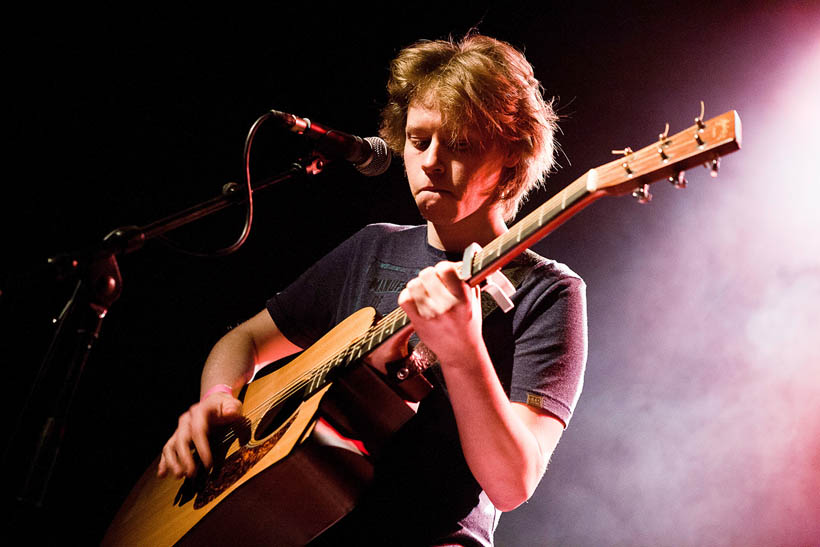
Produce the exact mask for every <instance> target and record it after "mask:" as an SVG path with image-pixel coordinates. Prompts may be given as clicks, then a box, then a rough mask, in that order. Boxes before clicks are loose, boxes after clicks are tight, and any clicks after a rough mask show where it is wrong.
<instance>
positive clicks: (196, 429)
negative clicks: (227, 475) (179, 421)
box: [191, 403, 213, 469]
mask: <svg viewBox="0 0 820 547" xmlns="http://www.w3.org/2000/svg"><path fill="white" fill-rule="evenodd" d="M205 405H207V403H201V404H200V405H198V406H199V408H197V409H196V411H194V412H191V439H192V440H193V443H194V446H195V447H196V451H197V454H199V459H200V461H201V462H202V465H204V466H205V467H206V468H208V469H210V468H211V465H212V464H213V458H212V457H211V444H210V441H209V440H208V432H209V430H210V428H209V426H208V422H209V420H208V419H207V418H208V416H209V414H210V413H209V412H208V410H207V409H206V408H202V407H204V406H205Z"/></svg>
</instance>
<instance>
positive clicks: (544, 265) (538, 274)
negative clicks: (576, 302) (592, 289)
mask: <svg viewBox="0 0 820 547" xmlns="http://www.w3.org/2000/svg"><path fill="white" fill-rule="evenodd" d="M507 270H509V271H511V272H512V275H517V276H519V280H520V282H521V284H522V285H524V286H533V285H537V286H539V287H541V288H542V290H546V289H548V288H550V287H552V286H556V287H574V288H577V289H578V290H580V291H582V292H583V291H584V290H585V288H586V284H585V283H584V280H583V279H582V278H581V276H580V275H578V274H577V273H576V272H574V271H573V270H572V269H571V268H570V267H569V266H567V265H566V264H563V263H561V262H558V261H556V260H552V259H549V258H545V257H543V256H541V255H539V254H538V253H536V252H534V251H531V250H527V251H524V252H523V253H522V254H521V255H520V256H518V257H516V258H515V259H514V260H513V261H512V262H510V265H509V266H508V268H507V269H505V271H507Z"/></svg>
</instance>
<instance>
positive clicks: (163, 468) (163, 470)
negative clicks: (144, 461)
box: [157, 454, 168, 478]
mask: <svg viewBox="0 0 820 547" xmlns="http://www.w3.org/2000/svg"><path fill="white" fill-rule="evenodd" d="M167 474H168V465H167V464H166V463H165V454H160V456H159V465H158V466H157V477H160V478H161V477H164V476H165V475H167Z"/></svg>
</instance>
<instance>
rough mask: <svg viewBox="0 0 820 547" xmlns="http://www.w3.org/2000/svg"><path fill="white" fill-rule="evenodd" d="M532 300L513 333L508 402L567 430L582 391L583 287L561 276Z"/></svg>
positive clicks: (536, 292)
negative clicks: (558, 422)
mask: <svg viewBox="0 0 820 547" xmlns="http://www.w3.org/2000/svg"><path fill="white" fill-rule="evenodd" d="M531 295H532V296H531V298H530V299H529V300H530V301H529V302H528V303H527V304H528V308H527V310H526V311H525V312H523V313H525V319H524V320H523V321H521V322H520V323H519V324H518V326H517V329H516V330H517V332H516V333H515V336H516V344H515V354H514V357H513V371H512V379H511V385H510V400H511V401H514V402H519V403H525V404H528V405H531V406H534V407H537V408H541V409H543V410H546V411H548V412H549V413H551V414H553V415H555V416H556V417H557V418H559V419H560V420H561V421H562V422H563V423H564V426H566V425H567V424H568V423H569V420H570V417H571V416H572V412H573V410H574V408H575V404H576V403H577V401H578V397H579V396H580V394H581V389H582V387H583V377H584V369H585V366H586V358H587V327H586V324H587V323H586V287H585V284H584V282H583V281H582V280H581V279H580V278H578V277H573V276H563V277H560V278H558V279H557V280H555V281H554V282H551V283H549V284H547V285H546V286H545V287H544V288H543V289H540V288H539V289H538V290H534V291H531Z"/></svg>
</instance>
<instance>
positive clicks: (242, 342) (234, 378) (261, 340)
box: [200, 310, 300, 395]
mask: <svg viewBox="0 0 820 547" xmlns="http://www.w3.org/2000/svg"><path fill="white" fill-rule="evenodd" d="M299 350H300V348H299V347H298V346H296V345H294V344H292V343H291V342H290V341H289V340H288V339H287V338H285V336H284V335H283V334H282V332H281V331H280V330H279V328H278V327H277V326H276V324H275V323H274V322H273V320H272V319H271V317H270V315H269V314H268V312H267V311H266V310H262V311H261V312H259V313H258V314H256V315H255V316H253V317H252V318H250V319H248V320H247V321H245V322H244V323H242V324H241V325H239V326H238V327H236V328H235V329H233V330H231V331H230V332H228V334H226V335H225V336H223V337H222V338H221V339H220V340H219V342H217V343H216V345H215V346H214V348H213V349H212V350H211V353H210V355H208V359H207V360H206V361H205V368H204V369H203V371H202V381H201V384H200V395H204V394H205V393H206V392H207V391H208V390H209V389H210V388H211V387H213V386H215V385H217V384H226V385H229V386H231V387H232V388H233V392H234V395H236V394H237V393H238V392H239V390H240V389H242V386H243V385H245V384H246V383H247V382H248V380H250V379H251V376H253V371H254V367H255V366H256V365H263V364H266V363H271V362H273V361H276V360H277V359H282V358H283V357H287V356H288V355H291V354H293V353H296V352H297V351H299Z"/></svg>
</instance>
